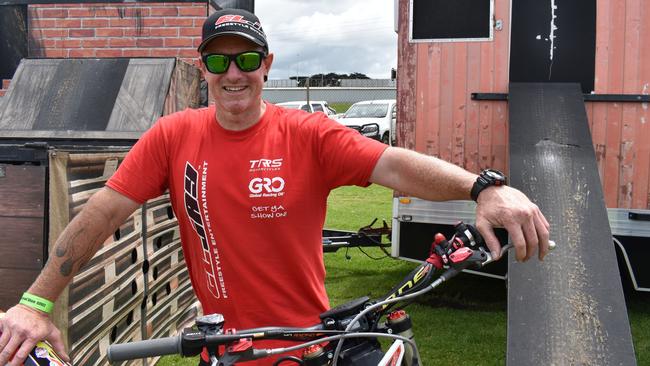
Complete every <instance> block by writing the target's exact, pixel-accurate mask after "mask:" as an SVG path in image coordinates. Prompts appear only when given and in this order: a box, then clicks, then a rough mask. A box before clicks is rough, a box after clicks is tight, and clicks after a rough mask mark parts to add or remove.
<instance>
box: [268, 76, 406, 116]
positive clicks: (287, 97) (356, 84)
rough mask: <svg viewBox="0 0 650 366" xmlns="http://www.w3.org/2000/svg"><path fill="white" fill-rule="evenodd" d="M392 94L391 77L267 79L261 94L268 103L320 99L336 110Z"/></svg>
mask: <svg viewBox="0 0 650 366" xmlns="http://www.w3.org/2000/svg"><path fill="white" fill-rule="evenodd" d="M396 97H397V90H396V83H395V80H391V79H343V80H337V81H336V82H334V83H332V81H331V80H327V79H318V78H310V79H301V80H293V79H286V80H269V81H267V82H266V85H265V87H264V91H263V92H262V98H264V100H266V101H269V102H271V103H283V102H294V101H310V102H311V101H319V102H320V101H323V102H327V104H329V106H330V107H332V108H333V109H335V110H336V112H337V113H344V112H345V111H346V110H347V109H348V108H349V107H350V106H351V105H352V104H354V103H356V102H360V101H364V100H380V99H396Z"/></svg>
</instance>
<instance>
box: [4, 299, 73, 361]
mask: <svg viewBox="0 0 650 366" xmlns="http://www.w3.org/2000/svg"><path fill="white" fill-rule="evenodd" d="M0 332H1V333H2V336H0V365H11V366H20V365H22V364H23V362H24V361H25V359H26V358H27V356H28V355H29V353H30V352H31V351H32V349H33V348H34V347H35V346H36V343H38V342H40V341H42V340H47V341H48V342H50V344H51V345H52V347H53V348H54V351H55V352H56V353H58V354H59V356H61V358H63V359H64V360H65V361H68V362H69V361H70V357H69V356H68V354H67V353H66V351H65V347H64V345H63V338H62V337H61V332H60V331H59V330H58V329H57V328H56V327H55V326H54V324H53V323H52V321H51V320H50V318H49V316H47V314H45V313H42V312H40V311H38V310H34V309H30V308H29V307H27V306H24V305H16V306H14V307H12V308H11V309H9V311H7V313H6V314H4V317H2V318H0ZM12 356H13V359H12Z"/></svg>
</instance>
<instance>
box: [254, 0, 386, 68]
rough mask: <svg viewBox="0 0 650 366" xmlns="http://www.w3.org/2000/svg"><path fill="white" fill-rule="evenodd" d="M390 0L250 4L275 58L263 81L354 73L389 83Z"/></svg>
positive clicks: (265, 0) (294, 0) (272, 0)
mask: <svg viewBox="0 0 650 366" xmlns="http://www.w3.org/2000/svg"><path fill="white" fill-rule="evenodd" d="M394 6H395V5H394V0H309V1H305V0H256V1H255V14H256V15H257V16H258V17H259V18H260V21H261V23H262V27H263V28H264V32H265V33H266V36H267V38H268V42H269V49H270V51H271V52H272V53H274V54H275V56H274V61H273V66H272V67H271V72H270V73H269V79H288V78H289V76H294V75H296V74H299V75H302V76H307V75H313V74H319V73H325V74H326V73H329V72H335V73H339V74H350V73H353V72H359V73H362V74H366V75H367V76H369V77H370V78H373V79H389V78H390V70H391V68H396V67H397V33H395V28H394V9H393V8H394Z"/></svg>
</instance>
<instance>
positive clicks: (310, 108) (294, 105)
mask: <svg viewBox="0 0 650 366" xmlns="http://www.w3.org/2000/svg"><path fill="white" fill-rule="evenodd" d="M276 105H279V106H281V107H284V108H290V109H302V110H303V111H307V112H310V113H313V112H323V113H325V114H326V115H328V116H334V115H336V110H335V109H334V108H332V107H330V106H329V104H327V102H326V101H323V100H310V101H309V104H308V103H307V102H306V101H304V100H302V101H294V102H283V103H276Z"/></svg>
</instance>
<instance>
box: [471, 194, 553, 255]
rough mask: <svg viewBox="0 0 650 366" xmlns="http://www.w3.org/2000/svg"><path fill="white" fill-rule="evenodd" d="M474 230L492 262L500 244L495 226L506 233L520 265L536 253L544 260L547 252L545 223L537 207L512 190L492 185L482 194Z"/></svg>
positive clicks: (547, 230) (546, 222)
mask: <svg viewBox="0 0 650 366" xmlns="http://www.w3.org/2000/svg"><path fill="white" fill-rule="evenodd" d="M476 227H477V228H478V230H479V231H480V232H481V235H483V238H484V239H485V242H486V244H487V246H488V248H489V249H490V251H491V252H492V256H493V257H495V259H498V257H499V253H500V247H501V245H500V244H499V240H498V239H497V237H496V235H495V234H494V229H493V228H494V227H502V228H505V229H506V230H507V231H508V234H509V235H510V240H511V241H512V244H513V245H514V247H515V255H516V258H517V260H518V261H520V262H521V261H524V262H525V261H527V260H528V259H530V258H531V257H532V256H533V255H534V254H535V252H538V256H539V260H543V259H544V256H545V255H546V254H547V253H548V251H549V228H550V225H549V223H548V221H546V218H545V217H544V215H543V214H542V211H540V209H539V207H537V205H535V204H534V203H532V202H531V201H530V200H529V199H528V197H526V195H524V194H523V193H521V192H520V191H518V190H517V189H515V188H512V187H508V186H501V187H495V186H492V187H488V188H486V189H484V190H483V191H481V193H480V194H479V196H478V205H477V207H476Z"/></svg>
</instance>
